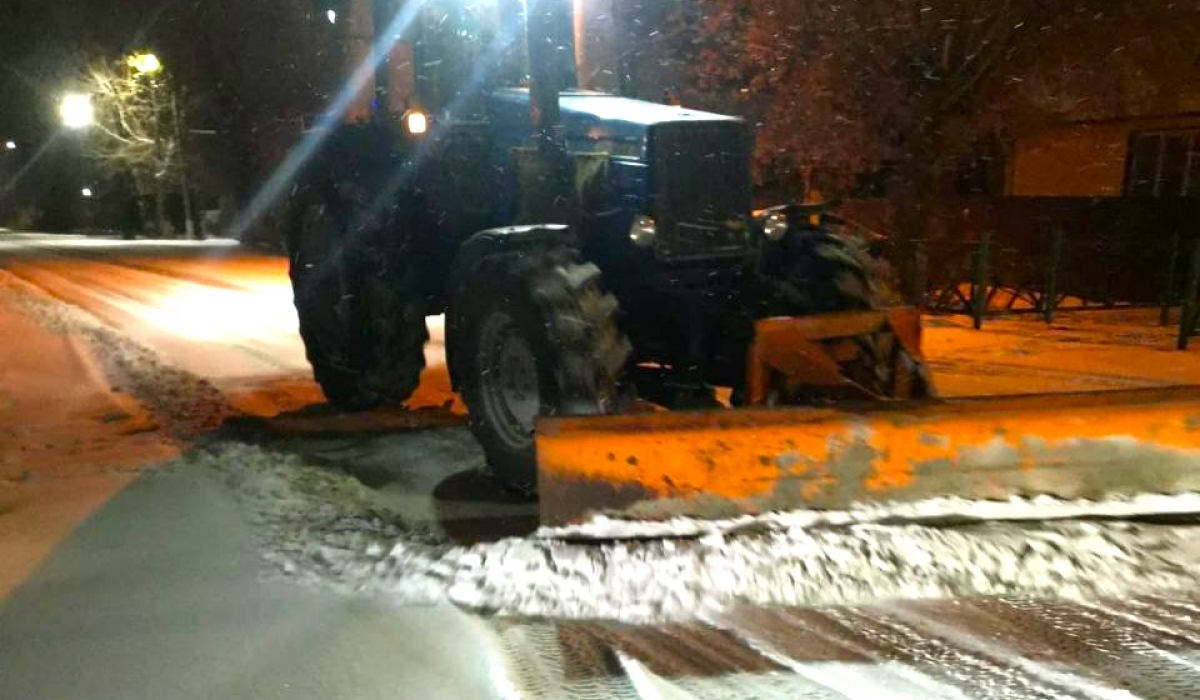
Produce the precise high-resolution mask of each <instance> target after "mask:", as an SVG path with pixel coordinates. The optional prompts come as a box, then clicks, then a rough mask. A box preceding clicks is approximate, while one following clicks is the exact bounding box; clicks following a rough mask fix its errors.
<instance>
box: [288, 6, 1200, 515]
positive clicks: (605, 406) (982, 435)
mask: <svg viewBox="0 0 1200 700" xmlns="http://www.w3.org/2000/svg"><path fill="white" fill-rule="evenodd" d="M449 4H454V7H455V9H454V11H453V12H446V11H445V9H446V8H445V7H444V5H449ZM590 5H591V3H588V2H580V3H571V2H567V1H566V0H530V1H529V2H528V3H469V4H461V3H451V0H446V2H437V1H434V0H430V1H428V2H406V1H404V0H371V1H368V0H355V1H353V2H349V3H348V4H347V11H346V12H344V13H338V16H339V18H341V19H339V20H338V23H337V25H336V27H335V28H334V31H340V32H344V33H345V41H346V42H347V46H346V47H344V48H345V51H343V52H342V54H344V55H347V56H351V57H356V56H357V57H361V58H362V63H360V64H358V65H356V66H354V67H353V70H352V71H351V72H353V74H354V75H355V76H356V77H357V78H359V79H363V80H365V81H368V82H369V81H374V84H371V85H368V84H365V83H364V84H361V85H358V86H357V88H358V93H359V94H358V96H359V97H361V98H362V99H358V100H354V99H350V98H353V97H355V91H354V90H353V89H352V90H349V91H347V92H346V93H345V94H344V97H345V98H346V99H343V100H341V102H342V103H343V104H342V106H343V107H345V110H344V111H345V123H343V124H341V125H337V126H335V127H330V128H327V129H325V130H324V131H322V130H316V131H313V132H312V133H313V134H314V136H312V138H313V139H314V141H313V143H312V144H310V145H311V148H309V149H307V150H309V151H311V153H312V156H311V158H310V159H309V160H308V162H307V165H306V167H305V168H304V169H303V172H301V173H300V175H299V179H298V181H297V183H296V185H295V188H294V190H293V196H292V205H293V206H292V213H291V216H290V218H289V230H288V248H289V255H290V262H291V268H290V273H291V280H292V284H293V290H294V294H295V304H296V309H297V312H298V316H299V321H300V332H301V336H302V337H303V339H304V343H305V347H306V350H307V355H308V359H309V361H310V363H311V364H312V366H313V373H314V376H315V378H316V380H317V382H318V383H319V384H320V385H321V388H322V390H323V391H324V393H325V395H326V397H327V398H328V399H329V401H330V402H331V403H333V404H335V405H337V406H339V407H342V408H345V409H347V410H361V409H364V408H370V407H373V406H377V405H381V404H394V405H395V404H402V403H403V402H404V401H405V400H406V399H408V397H409V396H410V395H411V394H412V392H413V390H414V389H415V387H416V385H417V382H418V381H419V377H420V374H421V372H422V370H423V368H424V362H425V355H424V348H423V346H424V343H425V341H426V340H427V338H428V334H427V331H426V326H425V318H426V317H428V316H433V315H438V314H444V315H445V319H446V354H447V366H448V369H449V373H450V379H451V383H452V385H453V387H454V389H455V390H456V391H458V392H459V393H460V395H461V396H462V397H463V400H464V403H465V404H466V405H467V408H468V413H469V421H470V426H471V429H472V431H473V432H474V434H475V436H476V438H477V439H478V441H479V443H480V444H481V446H482V447H483V451H484V454H485V457H486V459H487V462H488V466H489V468H490V469H491V471H492V473H493V474H494V475H495V476H496V477H497V478H498V479H499V480H500V481H501V482H503V483H504V484H505V485H506V486H507V487H508V488H511V489H514V490H517V491H521V492H525V493H529V494H531V495H532V494H533V493H536V492H539V491H540V498H541V504H542V505H541V508H542V513H543V519H544V521H545V522H546V523H547V524H553V523H564V522H575V521H578V520H580V519H581V518H586V517H587V516H588V515H589V514H594V513H598V512H612V511H621V512H624V513H626V514H643V515H649V516H655V517H660V516H662V515H663V514H665V513H668V512H670V511H671V510H672V509H673V508H674V509H675V510H679V511H682V512H695V513H703V514H707V515H723V514H729V513H741V512H760V511H763V510H766V509H773V508H788V507H798V506H815V507H825V508H830V507H839V506H844V505H846V504H848V503H850V502H853V501H859V500H872V499H904V498H918V497H921V496H922V495H929V494H941V493H960V494H963V495H967V494H986V495H987V497H1003V496H1005V495H1008V494H1012V493H1016V492H1022V491H1024V490H1025V489H1029V488H1032V487H1034V486H1045V488H1046V489H1047V491H1048V492H1055V493H1063V494H1066V493H1074V494H1086V493H1092V492H1094V491H1101V490H1105V489H1107V488H1108V487H1107V484H1110V483H1111V482H1109V481H1108V480H1107V479H1108V478H1109V476H1112V473H1115V474H1116V475H1117V476H1119V477H1120V478H1119V479H1118V481H1119V482H1121V483H1126V482H1128V483H1132V482H1133V481H1135V479H1134V477H1135V476H1136V475H1135V474H1132V473H1130V472H1129V470H1125V471H1123V472H1119V470H1117V469H1116V468H1111V469H1110V468H1109V467H1110V466H1111V465H1110V464H1109V462H1106V461H1105V458H1104V455H1105V454H1109V453H1111V452H1113V451H1115V452H1116V453H1118V454H1120V455H1122V456H1128V455H1126V453H1125V452H1123V450H1134V447H1130V446H1129V445H1127V444H1126V443H1125V442H1122V440H1133V438H1129V437H1127V436H1129V435H1137V436H1138V439H1137V440H1135V441H1134V442H1136V446H1137V449H1136V450H1135V452H1136V455H1138V457H1137V458H1138V459H1142V458H1143V457H1144V458H1145V459H1150V458H1151V457H1153V459H1154V461H1155V464H1160V465H1165V466H1162V467H1161V469H1168V468H1169V469H1176V468H1178V467H1180V465H1188V464H1190V462H1189V460H1190V459H1191V456H1190V455H1191V454H1192V453H1191V452H1190V450H1192V449H1193V448H1194V447H1195V445H1194V443H1193V433H1192V431H1191V426H1192V425H1193V419H1192V417H1191V413H1190V412H1191V410H1192V408H1193V405H1192V403H1191V399H1190V398H1186V397H1184V396H1174V397H1169V398H1170V401H1167V403H1166V404H1164V407H1163V408H1155V407H1154V406H1152V405H1151V402H1149V401H1147V400H1146V399H1145V397H1144V396H1142V395H1130V396H1126V397H1124V398H1122V399H1120V400H1118V401H1117V402H1116V405H1117V409H1118V410H1117V413H1116V414H1114V415H1118V416H1120V418H1119V419H1117V418H1106V417H1105V415H1104V411H1105V410H1108V409H1112V406H1111V405H1110V403H1109V402H1110V401H1111V400H1110V399H1108V398H1105V399H1093V398H1088V397H1076V398H1071V399H1054V400H1044V399H1028V400H1025V402H1024V403H1022V402H1020V401H1018V402H1016V403H1011V402H1010V403H1005V402H1003V401H1001V402H977V403H972V402H965V403H964V402H952V403H937V402H936V401H934V400H933V399H932V398H931V397H932V396H933V395H934V392H933V386H932V382H931V380H930V377H929V374H928V371H927V369H926V367H925V363H924V360H923V358H922V355H921V345H920V315H919V313H918V312H917V311H915V310H913V309H906V308H888V307H887V306H886V305H884V304H882V303H881V301H880V299H881V294H880V293H879V287H880V286H881V285H879V284H877V282H878V279H879V277H880V275H881V272H882V269H883V267H884V266H883V265H882V263H881V262H880V261H879V260H877V259H875V258H874V257H873V256H872V254H871V250H870V249H871V246H870V245H868V242H867V241H863V240H858V239H856V237H855V236H854V235H852V232H851V231H849V228H850V227H848V226H845V225H844V224H843V222H841V221H839V219H838V218H837V217H836V215H835V214H834V213H833V212H831V211H829V210H828V207H826V206H823V205H806V204H786V205H781V206H776V207H771V208H766V209H755V208H754V197H753V178H752V176H751V162H752V160H753V152H754V150H753V136H752V133H751V130H750V127H749V125H748V124H746V123H745V122H744V121H743V120H741V119H739V118H736V117H732V116H727V115H720V114H712V113H707V112H700V111H695V110H690V109H685V108H682V107H678V106H674V105H667V104H657V103H653V102H648V101H645V100H638V99H631V98H629V97H625V96H622V95H619V94H613V91H609V92H605V91H603V90H601V89H597V88H604V87H606V86H604V85H591V84H587V80H588V79H590V78H595V77H596V76H604V75H616V74H617V73H618V72H619V71H617V70H616V69H617V67H616V66H606V65H603V64H602V61H601V60H600V59H598V58H596V57H595V56H593V55H591V54H590V53H589V51H590V48H589V47H592V48H594V46H595V44H596V43H597V42H596V41H595V37H589V38H588V39H589V41H588V42H585V43H584V44H582V45H578V46H577V45H576V42H577V39H578V37H577V36H576V31H577V28H578V27H579V26H581V24H580V23H579V22H576V21H575V19H576V18H575V17H573V9H574V8H576V7H579V8H583V11H586V9H587V8H588V7H589V6H590ZM522 6H523V8H524V9H522ZM583 19H584V20H585V21H584V22H583V23H582V24H583V25H586V24H587V21H586V20H587V18H583ZM367 27H373V30H372V31H365V29H366V28H367ZM485 29H486V31H485ZM497 29H505V31H496V30H497ZM508 30H512V31H508ZM365 37H373V38H371V39H365ZM522 38H523V39H522ZM572 49H578V50H572ZM616 54H617V52H613V51H601V52H599V55H600V56H608V57H609V58H611V57H612V56H615V55H616ZM593 59H595V60H596V61H600V64H598V65H588V64H589V63H590V62H593ZM526 67H528V71H529V73H528V74H527V73H526ZM589 77H590V78H589ZM608 87H612V86H608ZM587 88H592V89H587ZM718 388H725V389H727V390H728V391H729V394H728V396H727V398H725V399H723V400H722V399H721V398H720V394H719V392H718ZM722 404H724V408H723V409H718V407H719V406H721V405H722ZM833 406H837V407H838V408H832V407H833ZM699 407H707V408H708V409H711V410H710V412H706V413H693V412H691V411H692V410H693V409H696V408H699ZM731 407H732V408H733V409H734V410H729V409H730V408H731ZM788 407H791V408H788ZM639 408H640V409H642V410H639ZM1008 410H1015V411H1019V412H1023V411H1030V412H1031V413H1030V415H1029V416H1026V417H1020V418H1017V417H1009V416H1008V415H1007V414H1006V413H1005V411H1008ZM1164 411H1165V412H1166V413H1164ZM1079 415H1086V416H1088V419H1087V420H1084V421H1082V422H1081V420H1080V419H1079V418H1078V416H1079ZM1063 426H1071V431H1063ZM1097 431H1102V432H1097ZM1104 431H1106V432H1104ZM1070 435H1074V436H1076V437H1070ZM1079 436H1083V437H1079ZM1089 441H1092V442H1089ZM1095 441H1099V442H1096V443H1095V444H1093V442H1095ZM1146 441H1149V443H1147V442H1146ZM1147 445H1148V446H1147ZM1137 450H1141V451H1137ZM1076 467H1078V468H1076ZM1155 469H1159V467H1155ZM1183 471H1184V472H1186V473H1185V474H1183V475H1181V476H1180V478H1179V479H1174V480H1172V478H1173V477H1172V478H1168V477H1171V476H1172V475H1173V474H1174V472H1171V474H1167V475H1162V476H1163V479H1161V480H1159V481H1156V482H1154V483H1156V484H1160V485H1162V484H1187V483H1190V482H1189V481H1188V479H1190V478H1191V475H1190V472H1187V470H1186V469H1184V470H1183ZM1110 472H1112V473H1110ZM1117 472H1119V473H1117ZM1147 473H1151V474H1157V472H1154V471H1153V470H1151V471H1149V472H1147ZM1122 479H1123V480H1124V481H1121V480H1122ZM1148 483H1150V482H1149V481H1147V482H1145V483H1143V484H1141V485H1142V486H1145V485H1146V484H1148Z"/></svg>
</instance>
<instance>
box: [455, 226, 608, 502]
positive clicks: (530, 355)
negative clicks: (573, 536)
mask: <svg viewBox="0 0 1200 700" xmlns="http://www.w3.org/2000/svg"><path fill="white" fill-rule="evenodd" d="M456 306H457V308H456V309H455V310H454V313H455V314H456V315H457V319H456V323H457V324H458V329H459V330H458V332H456V333H455V336H454V337H455V338H456V339H457V340H456V342H457V343H458V344H459V346H458V347H457V348H455V353H456V357H458V358H460V359H459V367H460V370H459V372H460V379H459V382H460V387H461V390H462V396H463V400H464V401H465V402H466V404H467V409H468V413H469V415H470V425H471V430H472V431H473V432H474V433H475V436H476V438H477V439H478V440H479V442H480V444H481V445H482V446H483V450H484V453H485V455H486V456H487V462H488V466H489V467H490V469H491V471H492V473H493V474H494V475H495V476H496V477H497V478H498V479H499V480H500V481H501V482H502V483H503V484H504V485H505V486H507V487H509V488H511V489H513V490H515V491H518V492H520V493H523V494H526V495H533V494H535V493H536V491H537V465H536V460H535V455H534V428H535V421H536V419H537V417H538V416H550V415H558V416H585V415H598V414H607V413H614V412H617V411H618V410H620V408H621V404H622V399H621V396H622V377H623V374H624V372H625V368H626V363H627V361H628V359H629V356H630V352H631V348H630V345H629V341H628V340H627V339H626V337H625V334H624V333H622V332H621V330H620V328H618V326H617V300H616V298H614V297H613V296H612V295H611V294H607V293H605V292H604V290H603V288H602V287H601V285H600V270H599V268H597V267H596V266H595V265H592V264H589V263H580V262H578V259H577V257H576V256H575V254H574V253H573V252H571V251H568V250H565V249H557V250H550V251H541V252H508V253H498V254H493V255H491V256H489V257H487V258H485V259H484V260H483V261H481V263H480V265H479V267H478V268H477V272H476V274H475V275H474V277H473V279H471V280H470V281H469V282H468V283H467V287H466V289H465V290H464V291H463V292H462V294H461V297H460V299H459V300H458V302H457V304H456Z"/></svg>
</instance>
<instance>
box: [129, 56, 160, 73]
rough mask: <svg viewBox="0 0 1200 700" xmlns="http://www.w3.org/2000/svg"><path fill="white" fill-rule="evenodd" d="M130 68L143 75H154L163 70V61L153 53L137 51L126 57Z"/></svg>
mask: <svg viewBox="0 0 1200 700" xmlns="http://www.w3.org/2000/svg"><path fill="white" fill-rule="evenodd" d="M125 62H126V63H127V64H129V67H130V68H133V69H134V70H135V71H137V72H138V73H141V74H142V75H153V74H155V73H157V72H159V71H160V70H162V67H163V66H162V61H160V60H158V56H155V55H154V54H152V53H135V54H133V55H132V56H130V57H129V58H127V59H125Z"/></svg>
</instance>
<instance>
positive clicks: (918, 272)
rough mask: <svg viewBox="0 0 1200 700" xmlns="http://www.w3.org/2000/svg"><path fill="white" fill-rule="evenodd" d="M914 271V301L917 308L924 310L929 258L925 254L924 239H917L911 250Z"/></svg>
mask: <svg viewBox="0 0 1200 700" xmlns="http://www.w3.org/2000/svg"><path fill="white" fill-rule="evenodd" d="M913 257H914V258H915V259H914V261H913V263H914V264H913V267H914V273H915V277H916V283H915V286H916V289H915V290H913V291H915V292H916V295H915V296H916V302H917V308H918V309H921V310H924V309H925V302H926V301H927V300H926V298H925V294H926V291H927V290H926V286H927V285H928V284H929V258H928V256H926V255H925V241H917V245H916V247H915V248H914V250H913Z"/></svg>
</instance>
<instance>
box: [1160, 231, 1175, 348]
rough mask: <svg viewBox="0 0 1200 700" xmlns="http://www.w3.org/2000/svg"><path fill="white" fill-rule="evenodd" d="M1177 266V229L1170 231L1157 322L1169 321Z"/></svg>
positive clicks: (1164, 322) (1161, 323) (1165, 323)
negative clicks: (1169, 248) (1167, 257)
mask: <svg viewBox="0 0 1200 700" xmlns="http://www.w3.org/2000/svg"><path fill="white" fill-rule="evenodd" d="M1178 267H1179V231H1174V232H1173V233H1171V255H1170V258H1169V259H1168V264H1167V270H1166V274H1165V275H1164V276H1163V293H1162V312H1161V313H1159V315H1158V324H1159V325H1160V326H1164V327H1165V326H1166V325H1167V324H1169V323H1170V322H1171V302H1172V301H1174V299H1175V285H1176V284H1178V283H1177V282H1176V281H1175V274H1176V271H1177V270H1176V269H1177V268H1178Z"/></svg>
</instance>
